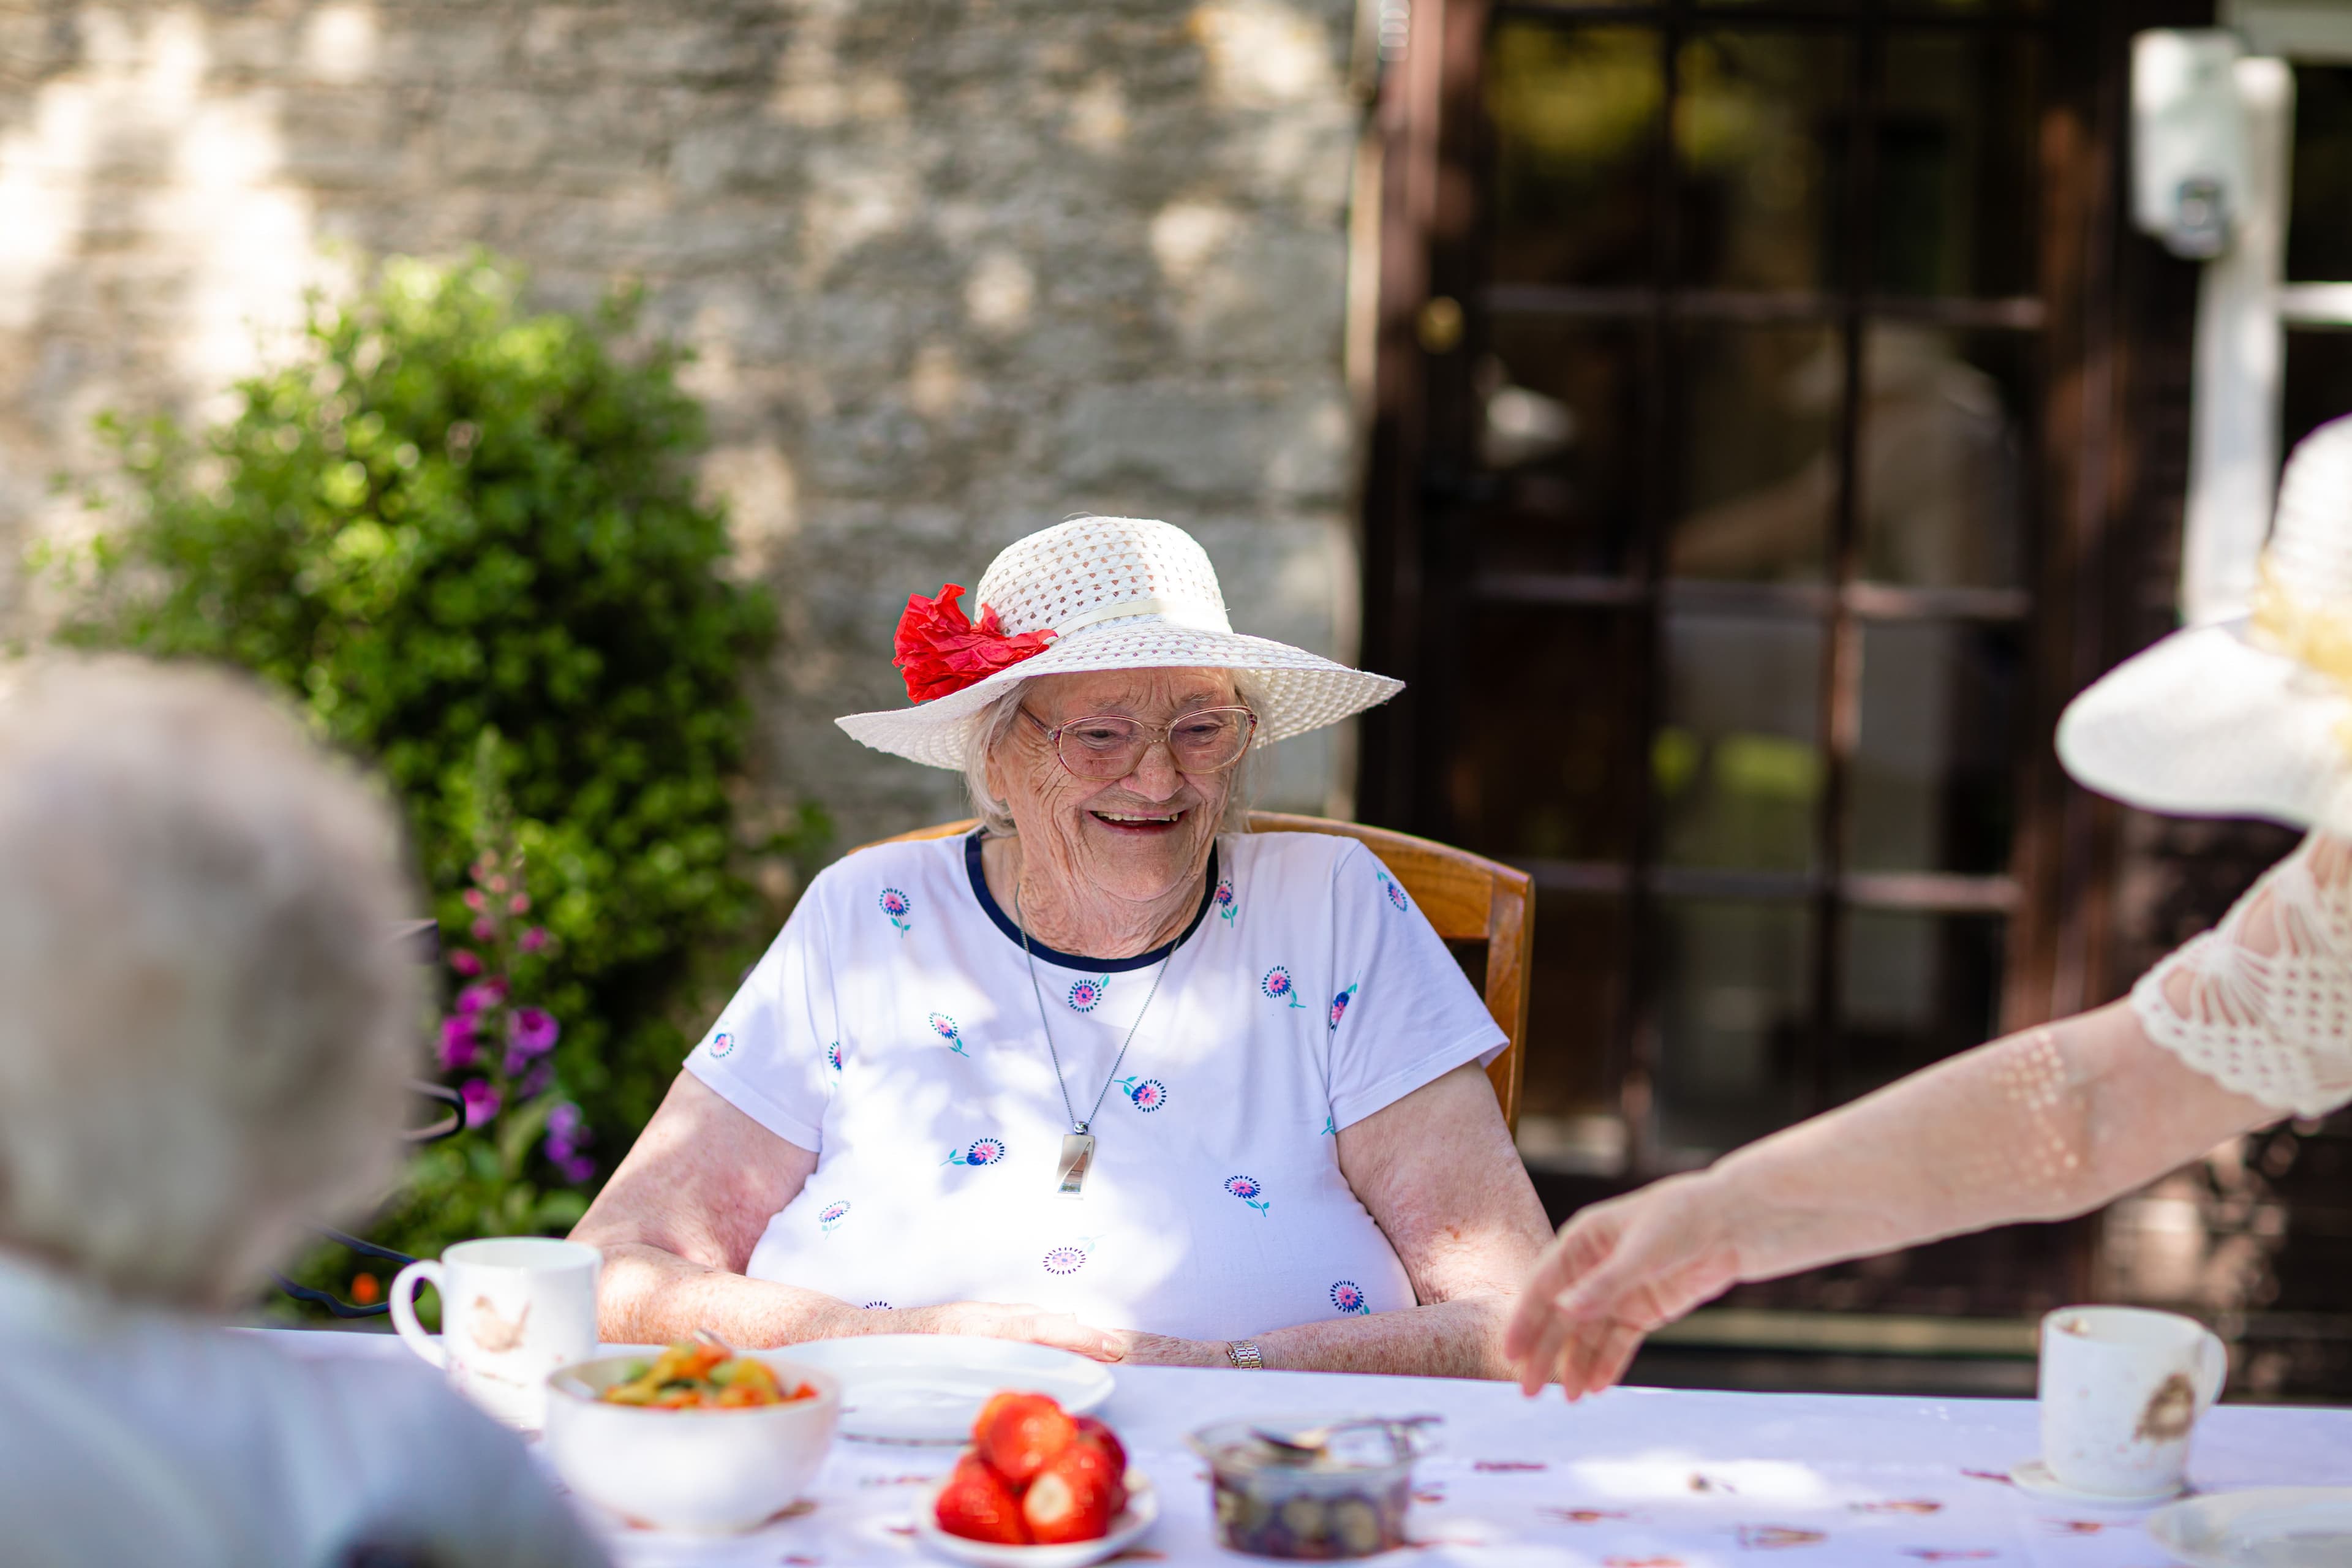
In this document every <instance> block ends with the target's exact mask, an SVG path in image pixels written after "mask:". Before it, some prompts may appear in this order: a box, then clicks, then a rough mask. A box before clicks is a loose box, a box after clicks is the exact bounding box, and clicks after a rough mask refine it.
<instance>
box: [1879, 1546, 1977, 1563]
mask: <svg viewBox="0 0 2352 1568" xmlns="http://www.w3.org/2000/svg"><path fill="white" fill-rule="evenodd" d="M1903 1555H1904V1556H1906V1557H1916V1558H1917V1559H1918V1560H1919V1561H1920V1562H1922V1563H1990V1562H1991V1561H1992V1560H1993V1559H1994V1558H1996V1557H1998V1556H2000V1552H1995V1551H1993V1550H1992V1549H1991V1548H1990V1547H1989V1546H1976V1547H1970V1548H1968V1549H1967V1550H1965V1551H1958V1552H1956V1551H1953V1550H1952V1549H1951V1548H1949V1547H1944V1546H1913V1547H1909V1548H1907V1549H1906V1550H1905V1552H1904V1553H1903Z"/></svg>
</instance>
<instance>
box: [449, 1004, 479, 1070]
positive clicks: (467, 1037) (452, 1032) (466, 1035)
mask: <svg viewBox="0 0 2352 1568" xmlns="http://www.w3.org/2000/svg"><path fill="white" fill-rule="evenodd" d="M476 1052H477V1047H476V1044H475V1041H474V1016H473V1015H472V1014H470V1013H459V1014H457V1015H456V1016H452V1017H447V1018H444V1019H442V1020H441V1068H442V1070H443V1071H444V1072H455V1071H457V1069H458V1068H467V1067H471V1066H473V1065H474V1057H475V1055H476Z"/></svg>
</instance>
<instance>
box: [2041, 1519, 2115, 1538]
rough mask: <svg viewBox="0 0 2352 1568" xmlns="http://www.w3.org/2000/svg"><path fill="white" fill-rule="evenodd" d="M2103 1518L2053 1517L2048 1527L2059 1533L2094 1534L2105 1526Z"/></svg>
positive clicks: (2105, 1522)
mask: <svg viewBox="0 0 2352 1568" xmlns="http://www.w3.org/2000/svg"><path fill="white" fill-rule="evenodd" d="M2107 1523H2108V1521H2105V1520H2104V1519H2053V1520H2051V1521H2049V1524H2050V1528H2051V1529H2053V1530H2054V1531H2057V1532H2058V1533H2059V1534H2061V1535H2096V1534H2098V1533H2099V1531H2103V1530H2105V1529H2106V1528H2107Z"/></svg>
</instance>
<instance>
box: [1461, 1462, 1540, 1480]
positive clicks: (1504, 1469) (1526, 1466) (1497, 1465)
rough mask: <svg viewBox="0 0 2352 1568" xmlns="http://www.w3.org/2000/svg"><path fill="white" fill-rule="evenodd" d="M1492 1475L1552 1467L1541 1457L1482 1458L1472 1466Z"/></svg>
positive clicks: (1510, 1474)
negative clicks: (1540, 1458)
mask: <svg viewBox="0 0 2352 1568" xmlns="http://www.w3.org/2000/svg"><path fill="white" fill-rule="evenodd" d="M1470 1468H1472V1469H1474V1470H1482V1471H1484V1472H1486V1474H1487V1475H1490V1476H1515V1475H1520V1474H1524V1473H1526V1472H1528V1471H1531V1470H1548V1469H1550V1468H1551V1467H1550V1466H1549V1465H1547V1464H1545V1463H1543V1462H1542V1461H1541V1460H1539V1459H1481V1460H1479V1461H1478V1462H1477V1463H1476V1464H1475V1465H1472V1466H1471V1467H1470Z"/></svg>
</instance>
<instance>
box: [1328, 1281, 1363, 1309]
mask: <svg viewBox="0 0 2352 1568" xmlns="http://www.w3.org/2000/svg"><path fill="white" fill-rule="evenodd" d="M1331 1305H1333V1306H1335V1307H1337V1308H1339V1310H1341V1311H1343V1312H1350V1313H1353V1314H1355V1315H1356V1316H1358V1317H1362V1318H1369V1317H1370V1316H1371V1315H1372V1306H1371V1303H1370V1302H1369V1301H1367V1300H1364V1292H1363V1289H1362V1288H1361V1287H1360V1286H1359V1285H1358V1284H1357V1283H1356V1282H1355V1281H1354V1280H1353V1279H1342V1280H1340V1281H1339V1283H1338V1284H1336V1285H1334V1286H1332V1287H1331Z"/></svg>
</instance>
